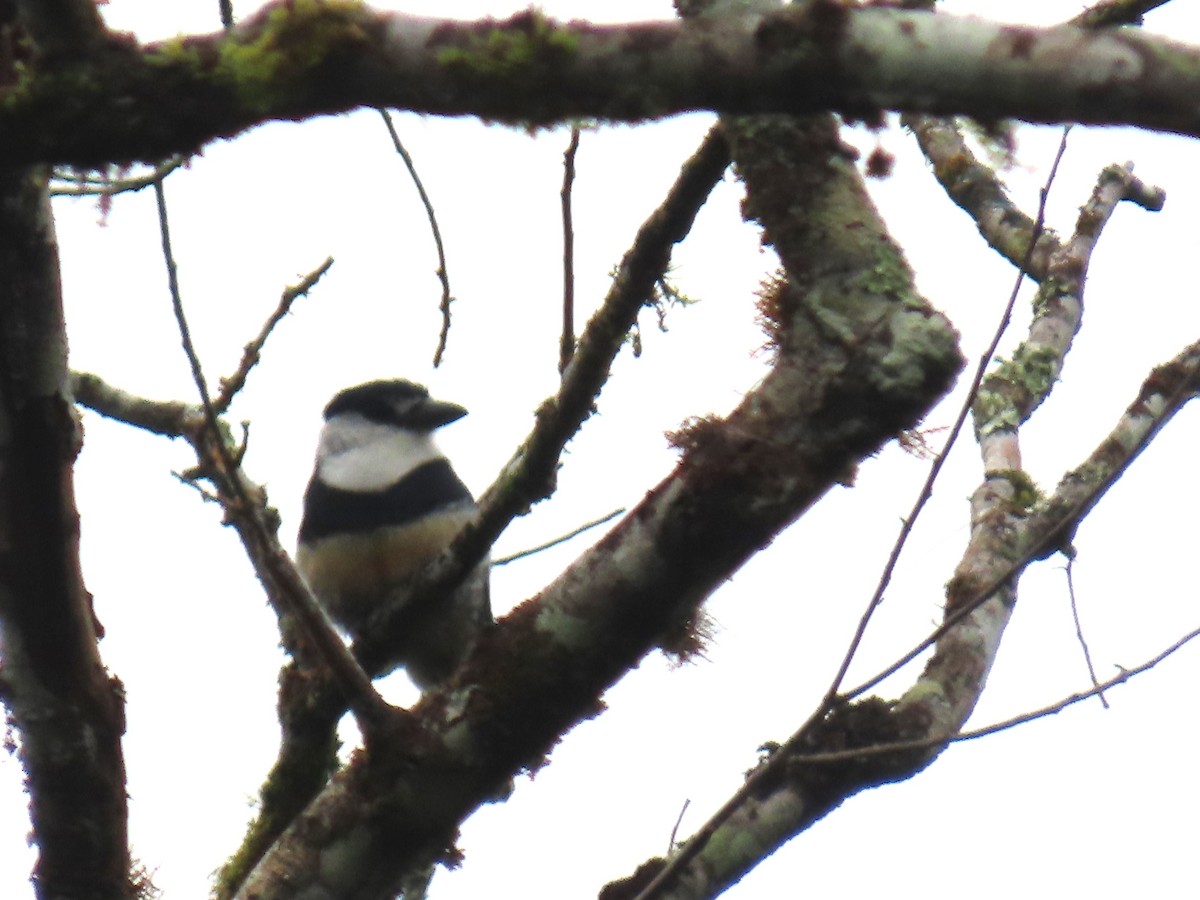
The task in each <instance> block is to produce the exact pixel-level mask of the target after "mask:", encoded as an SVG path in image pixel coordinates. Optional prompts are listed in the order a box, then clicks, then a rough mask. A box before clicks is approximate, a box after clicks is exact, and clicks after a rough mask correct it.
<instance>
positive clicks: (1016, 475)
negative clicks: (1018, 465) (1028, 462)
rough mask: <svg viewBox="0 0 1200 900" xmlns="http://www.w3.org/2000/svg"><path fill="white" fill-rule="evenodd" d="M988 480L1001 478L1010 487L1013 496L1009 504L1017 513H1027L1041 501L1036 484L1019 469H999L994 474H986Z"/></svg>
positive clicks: (1041, 496) (1041, 497)
mask: <svg viewBox="0 0 1200 900" xmlns="http://www.w3.org/2000/svg"><path fill="white" fill-rule="evenodd" d="M988 478H1003V479H1004V480H1005V481H1007V482H1008V483H1009V484H1011V485H1012V487H1013V496H1012V500H1011V501H1010V502H1011V504H1012V506H1013V509H1014V510H1015V511H1017V512H1022V513H1028V512H1030V511H1031V510H1032V509H1033V508H1034V507H1035V506H1037V504H1038V503H1040V502H1041V500H1042V499H1043V495H1042V492H1041V489H1040V488H1038V486H1037V483H1036V482H1035V481H1034V480H1033V479H1032V478H1030V477H1029V475H1028V473H1026V472H1023V471H1022V470H1020V469H999V470H997V471H995V472H988Z"/></svg>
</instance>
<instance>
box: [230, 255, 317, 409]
mask: <svg viewBox="0 0 1200 900" xmlns="http://www.w3.org/2000/svg"><path fill="white" fill-rule="evenodd" d="M332 265H333V257H332V256H328V257H326V258H325V262H323V263H321V265H319V266H317V267H316V268H315V269H313V270H312V271H311V272H309V273H308V274H307V275H305V276H304V278H302V279H301V280H300V283H299V284H295V285H291V286H290V287H287V288H284V290H283V293H282V294H281V295H280V297H279V304H278V305H277V306H276V307H275V310H274V311H273V312H272V313H271V315H270V316H268V317H267V321H266V322H264V323H263V327H262V328H261V329H260V330H259V332H258V334H257V335H256V336H255V337H254V339H253V340H252V341H250V343H248V344H247V345H246V346H245V348H244V349H243V352H242V360H241V362H240V363H238V367H237V369H236V370H235V371H234V373H233V374H232V375H230V376H229V377H228V378H222V379H221V390H220V393H218V394H217V398H216V399H215V400H214V401H213V404H212V407H213V409H214V410H215V411H216V412H217V413H218V414H219V413H223V412H225V410H227V409H228V408H229V404H230V403H231V402H233V398H234V397H235V396H236V395H237V393H238V391H240V390H241V389H242V388H243V387H244V386H245V384H246V377H247V376H248V375H249V374H250V370H251V369H252V368H254V366H255V365H256V364H257V363H258V361H259V357H260V354H261V353H262V348H263V345H264V344H266V342H267V338H268V337H270V336H271V332H272V331H273V330H274V329H275V326H276V325H278V324H279V323H280V322H281V321H283V317H284V316H286V315H287V314H288V311H289V310H290V309H291V308H292V304H293V303H295V302H296V300H297V298H299V297H303V296H304V295H306V294H307V293H308V292H309V291H310V290H312V289H313V287H314V286H315V285H316V283H317V282H318V281H320V280H321V277H322V276H323V275H324V274H325V273H326V272H328V271H329V268H330V266H332Z"/></svg>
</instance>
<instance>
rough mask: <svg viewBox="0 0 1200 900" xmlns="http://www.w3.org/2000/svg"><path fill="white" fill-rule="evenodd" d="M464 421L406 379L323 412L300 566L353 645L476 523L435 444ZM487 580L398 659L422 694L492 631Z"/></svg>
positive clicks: (427, 619) (427, 622)
mask: <svg viewBox="0 0 1200 900" xmlns="http://www.w3.org/2000/svg"><path fill="white" fill-rule="evenodd" d="M466 414H467V411H466V410H465V409H464V408H463V407H461V406H459V405H458V404H456V403H447V402H445V401H442V400H434V399H432V398H431V397H430V396H429V391H428V390H426V389H425V387H423V386H422V385H419V384H414V383H413V382H411V381H402V380H394V381H371V382H368V383H366V384H360V385H358V386H357V387H352V388H347V389H346V390H344V391H341V392H340V393H339V394H337V395H336V396H335V397H334V398H333V399H332V400H330V401H329V404H328V405H327V406H326V407H325V425H324V427H323V428H322V430H321V438H320V443H319V445H318V447H317V461H316V468H315V470H314V471H313V475H312V479H311V480H310V481H309V483H308V490H307V491H305V494H304V517H303V519H302V520H301V523H300V545H299V549H298V552H297V554H296V562H297V565H298V566H299V568H300V573H301V574H302V575H303V576H304V579H305V581H307V582H308V586H309V587H310V588H311V589H312V592H313V594H314V595H316V598H317V600H318V601H320V603H321V605H322V607H324V609H325V611H326V612H327V613H328V614H329V617H330V618H331V619H332V620H333V621H334V622H335V623H337V625H338V626H340V627H341V628H343V629H344V630H345V631H346V632H347V633H348V634H349V635H350V636H351V637H356V636H358V635H359V634H360V633H361V632H362V631H363V629H364V628H365V627H366V625H367V623H368V620H369V619H370V617H371V614H372V613H374V612H375V611H376V610H377V609H379V608H380V607H381V605H383V604H384V603H386V602H389V601H390V602H395V598H396V597H398V596H402V594H403V589H404V586H405V585H406V584H408V583H409V582H411V580H412V578H413V577H414V576H415V575H416V574H417V573H418V572H420V571H421V569H422V568H423V567H424V566H425V565H426V564H427V563H429V562H430V561H431V560H433V559H434V558H435V557H436V556H437V555H438V554H439V553H441V552H442V551H443V550H444V549H445V548H446V546H447V545H448V544H449V543H450V541H451V540H452V539H453V538H454V536H455V535H456V534H457V533H458V531H459V530H460V529H461V528H462V526H463V525H464V524H465V523H466V522H468V521H470V520H471V519H472V518H473V517H474V516H475V514H476V511H477V507H476V505H475V500H474V498H473V497H472V496H471V492H470V491H469V490H467V487H466V485H464V484H463V483H462V481H460V480H459V478H458V476H457V475H456V474H455V473H454V470H453V469H452V468H451V467H450V462H449V461H448V460H447V459H446V457H445V456H444V455H443V454H442V452H441V450H439V449H438V448H437V446H436V445H435V444H434V442H433V431H434V430H435V429H437V428H440V427H441V426H443V425H448V424H449V423H451V422H454V421H457V420H458V419H461V418H462V417H463V416H465V415H466ZM489 569H490V563H489V561H488V560H487V559H485V560H483V561H482V562H481V563H480V564H479V565H478V566H477V567H476V569H475V570H474V571H473V572H472V573H471V574H469V575H468V576H467V578H466V580H465V581H464V582H463V583H462V584H461V585H460V586H459V587H458V588H457V589H455V591H454V593H453V594H452V595H450V596H449V597H446V598H445V599H444V600H441V601H440V605H439V606H438V607H437V608H436V609H432V610H429V611H428V612H427V613H426V614H423V615H421V616H420V617H419V620H418V622H417V623H416V627H415V630H414V631H412V632H411V633H408V634H406V635H405V638H404V641H403V646H402V647H400V648H399V650H398V654H397V660H398V662H399V663H400V664H403V665H404V666H405V667H406V669H407V670H408V674H409V677H410V678H412V680H413V681H414V682H415V683H416V684H417V686H418V687H420V688H421V689H422V690H424V689H426V688H428V687H431V686H434V685H436V684H438V683H439V682H441V681H444V680H445V679H446V678H448V677H449V676H450V674H451V673H452V672H453V671H454V670H455V669H456V668H457V667H458V665H459V664H460V663H461V662H462V661H463V659H464V658H465V657H466V655H467V652H468V651H469V650H470V649H471V647H472V645H473V644H474V643H475V639H476V638H477V637H478V635H479V633H480V631H481V630H482V629H483V628H484V627H485V626H486V625H487V624H488V623H489V622H491V620H492V612H491V603H490V600H489V596H488V575H489ZM400 604H401V608H402V604H403V600H401V601H400Z"/></svg>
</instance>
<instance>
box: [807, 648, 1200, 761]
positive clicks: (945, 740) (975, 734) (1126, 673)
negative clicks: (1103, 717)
mask: <svg viewBox="0 0 1200 900" xmlns="http://www.w3.org/2000/svg"><path fill="white" fill-rule="evenodd" d="M1198 637H1200V628H1196V629H1193V630H1192V631H1189V632H1188V633H1187V634H1185V635H1184V636H1183V637H1181V638H1180V639H1179V640H1177V641H1175V642H1174V643H1173V644H1171V645H1170V646H1169V647H1167V648H1166V649H1164V650H1163V651H1162V652H1160V653H1158V654H1157V655H1155V656H1153V657H1151V658H1150V659H1148V660H1146V661H1145V662H1143V663H1141V664H1140V665H1137V666H1134V667H1133V668H1132V669H1125V668H1122V669H1121V670H1120V672H1119V673H1118V674H1116V675H1114V676H1113V677H1112V678H1110V679H1108V680H1107V681H1104V682H1097V681H1095V680H1094V676H1093V686H1092V687H1091V688H1089V689H1088V690H1086V691H1078V692H1077V693H1074V694H1069V695H1068V696H1066V697H1063V698H1062V699H1060V700H1056V701H1054V702H1053V703H1049V704H1047V705H1045V706H1042V707H1040V708H1038V709H1034V710H1030V711H1029V712H1025V713H1021V714H1020V715H1017V716H1013V717H1011V718H1008V719H1004V720H1002V721H1000V722H993V723H992V724H991V725H986V726H984V727H982V728H972V729H971V730H970V731H963V732H959V733H958V734H947V735H937V736H934V737H930V738H922V739H920V740H915V741H894V742H891V743H886V744H875V745H873V746H870V747H856V748H854V749H853V750H834V751H830V752H819V753H803V752H798V753H794V754H792V756H791V760H790V762H791V763H792V765H808V764H809V763H834V762H842V761H845V760H848V759H861V758H864V757H867V756H881V755H885V754H888V753H899V752H903V751H906V750H923V749H927V748H929V747H937V746H939V745H941V744H952V743H959V742H962V741H972V740H975V739H976V738H981V737H987V736H988V735H992V734H996V733H998V732H1001V731H1007V730H1008V729H1010V728H1015V727H1016V726H1018V725H1024V724H1026V723H1027V722H1033V721H1035V720H1037V719H1044V718H1046V717H1047V716H1053V715H1057V714H1058V713H1060V712H1062V711H1063V710H1065V709H1066V708H1067V707H1069V706H1074V705H1075V704H1076V703H1082V702H1083V701H1084V700H1088V699H1090V698H1091V697H1100V698H1101V699H1103V697H1104V692H1105V691H1107V690H1111V689H1112V688H1114V687H1117V686H1118V685H1122V684H1124V683H1125V682H1127V681H1129V680H1130V679H1131V678H1133V677H1135V676H1137V675H1141V674H1142V673H1144V672H1148V671H1149V670H1150V669H1153V668H1154V667H1155V666H1157V665H1158V664H1159V663H1161V662H1162V661H1163V660H1165V659H1166V658H1167V657H1169V656H1171V655H1173V654H1175V653H1177V652H1178V651H1179V650H1182V649H1183V648H1184V647H1185V646H1186V645H1187V644H1189V643H1191V642H1192V641H1193V640H1195V639H1196V638H1198ZM1104 706H1105V708H1106V709H1107V708H1108V704H1107V703H1105V704H1104Z"/></svg>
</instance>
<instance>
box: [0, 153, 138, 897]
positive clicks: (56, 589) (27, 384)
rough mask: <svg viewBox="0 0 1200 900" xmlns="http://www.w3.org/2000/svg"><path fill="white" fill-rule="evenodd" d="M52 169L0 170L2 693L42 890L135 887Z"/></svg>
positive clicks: (116, 891)
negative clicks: (92, 589) (84, 517)
mask: <svg viewBox="0 0 1200 900" xmlns="http://www.w3.org/2000/svg"><path fill="white" fill-rule="evenodd" d="M48 175H49V171H48V169H46V170H40V169H39V170H32V169H15V170H14V169H6V170H0V272H2V273H3V277H2V278H0V658H3V660H4V668H3V671H2V679H3V680H2V681H0V698H2V699H3V701H4V705H5V706H6V707H7V708H8V710H9V713H10V715H11V717H12V721H13V723H14V724H15V725H16V728H17V731H18V733H19V735H20V756H21V764H22V766H23V768H24V770H25V773H26V778H27V782H26V784H27V787H28V790H29V803H30V817H31V819H32V822H33V835H32V837H33V840H35V841H36V842H37V844H38V848H39V851H40V853H39V857H38V863H37V867H36V869H35V872H34V878H35V879H36V881H37V884H38V890H39V892H40V896H43V897H84V896H105V897H124V896H128V895H129V892H130V889H129V881H130V872H129V847H128V842H127V838H126V802H125V765H124V759H123V756H122V751H121V737H122V734H123V733H124V731H125V706H124V694H123V691H122V689H121V685H120V682H118V681H117V680H116V679H115V678H110V677H109V675H108V673H107V672H106V671H105V669H104V664H103V662H102V661H101V659H100V654H99V649H98V647H97V641H98V639H99V635H100V633H102V628H101V626H100V623H99V622H98V621H97V620H96V616H95V613H94V611H93V609H92V601H91V595H90V594H89V593H88V592H87V589H86V588H85V587H84V583H83V574H82V572H81V570H80V564H79V512H78V510H77V509H76V506H75V493H74V482H73V475H72V467H73V465H74V462H75V456H76V454H77V453H78V450H79V447H80V443H81V441H82V434H81V432H80V429H79V423H78V420H77V419H76V416H75V412H74V405H73V403H72V398H71V390H70V385H69V383H68V377H67V344H66V332H65V324H64V321H63V309H62V297H61V288H60V283H59V270H58V247H57V244H56V241H55V236H54V225H53V220H52V219H51V216H50V201H49V197H48V195H47V193H46V185H47V178H48Z"/></svg>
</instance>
